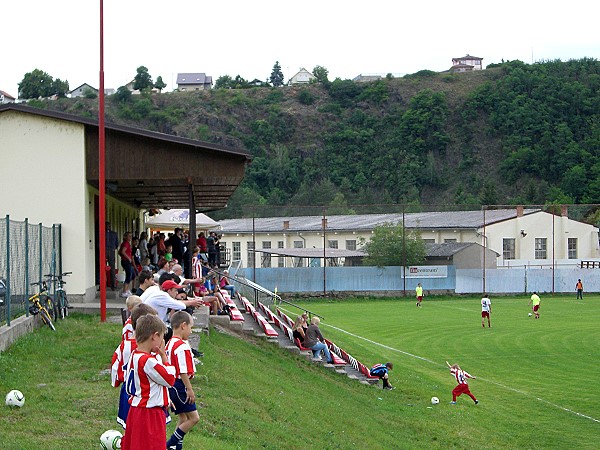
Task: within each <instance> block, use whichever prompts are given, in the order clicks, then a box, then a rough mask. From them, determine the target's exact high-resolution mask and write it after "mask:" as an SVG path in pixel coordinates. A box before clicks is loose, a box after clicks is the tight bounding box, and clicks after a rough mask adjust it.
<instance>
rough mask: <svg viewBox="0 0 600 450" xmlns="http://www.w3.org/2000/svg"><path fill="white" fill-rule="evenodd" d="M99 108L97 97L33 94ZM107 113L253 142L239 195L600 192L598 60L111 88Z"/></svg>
mask: <svg viewBox="0 0 600 450" xmlns="http://www.w3.org/2000/svg"><path fill="white" fill-rule="evenodd" d="M33 104H34V106H40V107H45V108H53V109H55V108H57V109H60V110H63V111H67V112H70V113H74V114H81V115H87V116H95V115H96V114H97V100H92V99H84V98H77V99H61V100H58V101H55V102H39V101H34V102H33ZM106 107H107V111H106V116H107V120H109V121H112V122H116V123H120V124H127V125H131V126H136V127H142V128H147V129H151V130H156V131H160V132H164V133H169V134H176V135H179V136H185V137H189V138H194V139H200V140H205V141H210V142H217V143H221V144H226V145H230V146H235V147H243V148H246V149H248V150H249V151H250V152H251V153H252V155H253V156H254V159H253V162H252V164H251V166H250V167H249V168H248V170H247V176H246V179H245V180H244V182H243V184H242V186H241V187H240V189H238V190H237V192H236V193H235V195H234V198H233V199H232V201H231V202H230V206H231V208H229V209H228V210H229V213H228V214H229V215H231V214H239V206H240V205H248V204H268V205H288V204H291V205H303V204H306V205H335V206H336V207H340V208H341V212H343V210H344V208H345V207H346V205H353V204H360V205H368V204H382V203H386V204H388V203H411V204H419V203H421V204H430V203H437V204H442V203H444V204H445V203H447V204H454V203H456V204H466V203H475V204H518V203H520V204H543V203H546V202H551V201H556V202H560V203H600V62H598V61H597V60H594V59H582V60H573V61H568V62H560V61H551V62H544V63H537V64H533V65H528V64H524V63H522V62H520V61H513V62H506V63H503V64H500V65H495V66H494V67H491V66H488V68H487V69H486V70H483V71H478V72H471V73H461V74H450V73H435V72H430V71H422V72H418V73H416V74H412V75H408V76H405V77H403V78H397V79H392V78H391V77H389V78H388V79H383V80H380V81H376V82H372V83H355V82H353V81H350V80H340V79H336V80H335V81H333V82H327V83H324V84H321V83H319V84H312V85H306V86H301V87H297V86H294V87H290V86H287V87H280V88H252V89H213V90H210V91H196V92H175V93H167V94H149V93H148V94H142V95H139V96H138V95H133V96H127V97H121V96H111V97H107V102H106Z"/></svg>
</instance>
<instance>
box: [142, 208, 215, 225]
mask: <svg viewBox="0 0 600 450" xmlns="http://www.w3.org/2000/svg"><path fill="white" fill-rule="evenodd" d="M159 211H160V213H159V214H156V215H154V216H151V217H148V218H146V228H153V229H159V230H174V229H175V228H187V227H188V226H189V224H190V212H189V210H187V209H161V210H159ZM218 227H219V224H218V223H217V222H215V221H214V220H212V219H211V218H210V217H208V216H207V215H206V214H202V213H198V214H196V229H197V230H210V229H215V228H218Z"/></svg>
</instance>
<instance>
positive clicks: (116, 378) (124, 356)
mask: <svg viewBox="0 0 600 450" xmlns="http://www.w3.org/2000/svg"><path fill="white" fill-rule="evenodd" d="M136 348H137V343H136V342H135V339H124V340H122V341H121V343H120V344H119V346H118V347H117V349H116V350H115V352H114V353H113V357H112V361H111V365H110V378H111V380H110V381H111V384H112V386H113V387H119V386H120V384H121V383H123V382H124V381H125V375H126V373H127V364H128V363H129V358H130V356H131V352H132V351H133V350H135V349H136Z"/></svg>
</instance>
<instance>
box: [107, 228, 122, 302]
mask: <svg viewBox="0 0 600 450" xmlns="http://www.w3.org/2000/svg"><path fill="white" fill-rule="evenodd" d="M105 246H106V261H107V262H108V265H109V267H110V272H109V275H108V285H109V286H110V288H111V289H112V290H113V291H114V290H115V288H116V287H117V277H116V276H115V270H116V268H117V266H116V261H115V260H116V258H115V252H116V251H117V249H118V248H119V235H118V234H117V233H116V232H115V231H113V230H111V228H110V222H106V242H105Z"/></svg>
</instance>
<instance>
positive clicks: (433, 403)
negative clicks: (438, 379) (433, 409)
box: [431, 397, 440, 405]
mask: <svg viewBox="0 0 600 450" xmlns="http://www.w3.org/2000/svg"><path fill="white" fill-rule="evenodd" d="M439 402H440V399H439V398H437V397H431V404H432V405H437V404H438V403H439Z"/></svg>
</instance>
